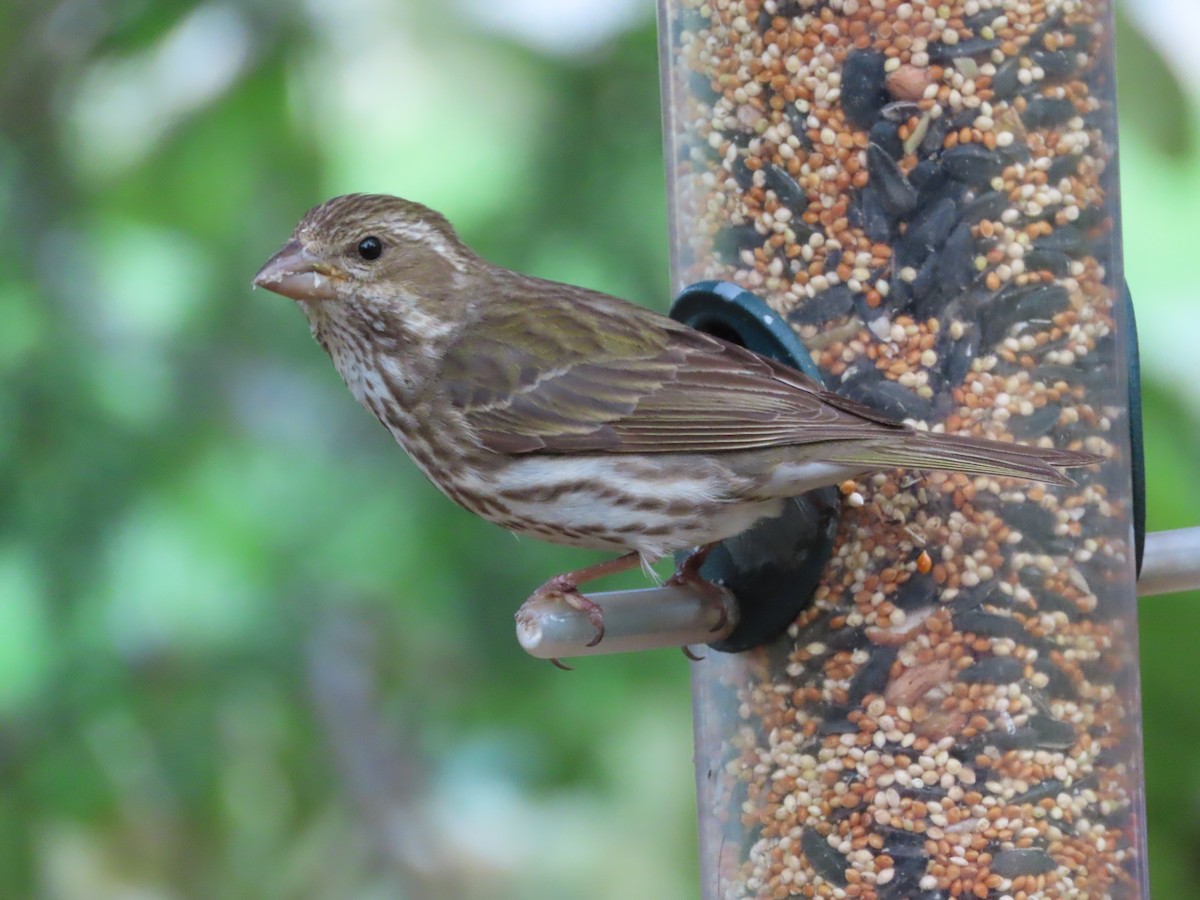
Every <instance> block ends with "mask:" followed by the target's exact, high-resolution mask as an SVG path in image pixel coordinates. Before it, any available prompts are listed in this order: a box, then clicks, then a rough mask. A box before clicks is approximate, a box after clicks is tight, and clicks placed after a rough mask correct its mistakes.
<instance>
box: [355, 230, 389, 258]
mask: <svg viewBox="0 0 1200 900" xmlns="http://www.w3.org/2000/svg"><path fill="white" fill-rule="evenodd" d="M381 253H383V241H381V240H380V239H379V238H377V237H375V235H373V234H372V235H369V236H367V237H365V238H363V239H362V240H361V241H359V242H358V255H359V256H361V257H362V258H363V259H365V260H372V259H379V255H380V254H381Z"/></svg>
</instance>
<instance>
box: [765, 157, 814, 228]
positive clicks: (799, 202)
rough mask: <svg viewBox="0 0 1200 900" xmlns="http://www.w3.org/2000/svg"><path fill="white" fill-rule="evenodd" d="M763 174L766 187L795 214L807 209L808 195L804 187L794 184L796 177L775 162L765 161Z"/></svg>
mask: <svg viewBox="0 0 1200 900" xmlns="http://www.w3.org/2000/svg"><path fill="white" fill-rule="evenodd" d="M763 176H764V178H765V179H766V185H767V187H768V188H770V189H771V190H773V191H774V192H775V196H776V197H778V198H779V202H780V203H782V204H783V205H784V206H786V207H787V208H788V209H790V210H791V211H792V212H793V213H794V214H795V215H797V216H799V215H803V213H804V211H805V210H807V209H808V195H807V194H806V193H804V188H802V187H800V185H798V184H796V179H794V178H792V176H791V175H789V174H788V173H787V172H785V171H784V170H783V169H782V168H780V167H779V166H777V165H775V163H767V164H766V165H765V166H763Z"/></svg>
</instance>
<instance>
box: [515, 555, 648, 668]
mask: <svg viewBox="0 0 1200 900" xmlns="http://www.w3.org/2000/svg"><path fill="white" fill-rule="evenodd" d="M639 561H640V557H639V556H638V555H637V553H626V554H624V555H623V556H618V557H617V558H616V559H609V560H605V561H604V562H601V563H596V564H595V565H592V566H585V567H584V568H582V569H575V570H573V571H570V572H563V574H561V575H555V576H554V577H553V578H551V579H550V580H549V581H547V582H546V583H545V584H543V585H542V586H541V587H540V588H538V589H537V590H536V591H534V592H533V594H532V595H531V596H530V598H529V599H528V600H526V601H525V603H526V604H528V603H531V602H533V601H534V600H550V601H553V602H556V603H559V602H565V603H566V604H567V605H568V606H570V607H571V608H572V609H577V610H579V611H580V612H582V613H584V614H586V615H587V617H588V621H589V622H591V623H592V627H594V628H595V629H596V635H595V637H593V638H592V639H591V640H590V641H588V642H587V646H588V647H595V646H596V645H597V644H598V643H600V641H601V639H602V638H603V637H604V610H602V609H601V608H600V605H599V604H598V603H596V602H594V601H592V600H589V599H588V598H587V597H585V596H584V595H583V594H581V593H580V592H579V585H581V584H585V583H587V582H589V581H594V580H596V579H597V578H603V577H604V576H605V575H613V574H615V573H617V572H624V571H625V570H626V569H632V568H633V567H634V566H636V565H637V564H638V562H639ZM522 608H524V607H522ZM517 615H520V612H519V611H518V613H517ZM556 664H557V663H556ZM558 665H559V667H560V668H562V666H561V664H558Z"/></svg>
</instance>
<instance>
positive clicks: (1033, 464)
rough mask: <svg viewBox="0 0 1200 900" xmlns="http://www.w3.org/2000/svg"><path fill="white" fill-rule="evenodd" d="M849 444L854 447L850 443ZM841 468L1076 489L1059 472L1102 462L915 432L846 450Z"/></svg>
mask: <svg viewBox="0 0 1200 900" xmlns="http://www.w3.org/2000/svg"><path fill="white" fill-rule="evenodd" d="M847 443H850V442H847ZM846 451H847V453H846V455H845V456H842V455H841V454H839V462H841V461H844V462H849V463H854V464H859V463H861V464H863V465H865V466H871V467H873V468H874V467H878V468H881V469H884V468H894V467H895V468H909V469H931V470H937V469H941V470H943V471H947V472H966V473H967V474H970V475H996V476H1007V477H1013V478H1027V479H1029V480H1031V481H1041V482H1045V483H1046V484H1066V485H1071V484H1075V482H1074V481H1072V480H1071V479H1070V478H1068V477H1067V476H1066V475H1064V474H1063V473H1062V472H1060V471H1059V470H1060V469H1071V468H1076V467H1078V466H1090V465H1093V464H1094V463H1098V462H1103V460H1104V457H1103V456H1098V455H1096V454H1094V453H1079V452H1076V451H1074V450H1054V449H1048V448H1045V447H1029V446H1026V445H1024V444H1010V443H1006V442H1003V441H992V440H987V439H986V438H977V437H968V436H966V435H958V434H934V433H930V432H917V433H915V434H908V435H904V436H899V435H897V438H896V440H894V441H892V442H890V443H888V444H879V445H877V446H871V445H866V444H863V445H860V446H858V447H853V448H851V447H847V448H846Z"/></svg>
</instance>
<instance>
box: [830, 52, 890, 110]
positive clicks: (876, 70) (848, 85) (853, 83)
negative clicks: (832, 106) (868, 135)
mask: <svg viewBox="0 0 1200 900" xmlns="http://www.w3.org/2000/svg"><path fill="white" fill-rule="evenodd" d="M885 62H886V58H885V57H884V55H883V54H882V53H880V52H879V51H878V50H851V51H850V52H849V53H848V54H847V55H846V61H845V63H843V65H842V109H843V110H845V113H846V118H847V119H849V120H850V122H851V123H852V124H853V125H855V126H857V127H858V128H862V129H864V130H866V129H869V128H870V127H871V126H872V125H873V124H875V119H876V118H878V116H879V111H880V110H881V109H883V107H884V105H885V104H886V103H887V102H888V100H889V99H890V98H889V96H888V93H887V91H886V90H885V88H884V78H885V77H886V74H885V72H884V70H883V66H884V63H885Z"/></svg>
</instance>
